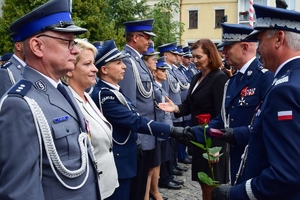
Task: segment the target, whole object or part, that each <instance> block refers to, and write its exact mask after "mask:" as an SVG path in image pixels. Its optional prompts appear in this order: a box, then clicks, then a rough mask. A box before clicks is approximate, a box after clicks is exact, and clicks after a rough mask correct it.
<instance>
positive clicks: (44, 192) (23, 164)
mask: <svg viewBox="0 0 300 200" xmlns="http://www.w3.org/2000/svg"><path fill="white" fill-rule="evenodd" d="M69 10H70V1H69V0H52V1H49V2H47V3H45V4H43V5H42V6H40V7H38V8H36V9H35V10H33V11H31V12H29V13H28V14H26V15H24V16H23V17H21V18H20V19H18V20H16V21H15V22H14V23H12V24H11V26H10V31H11V32H17V33H18V34H19V36H20V40H21V41H23V45H24V54H25V57H26V64H27V65H26V66H25V68H24V71H23V79H21V80H20V81H19V82H17V83H16V84H15V86H13V87H12V88H11V89H10V90H9V91H8V92H7V94H5V96H3V97H2V98H1V103H0V105H1V111H0V130H1V131H0V151H1V157H0V171H1V173H0V199H28V200H29V199H30V200H43V199H45V200H52V199H83V198H87V197H88V199H91V200H100V199H101V197H100V188H99V185H98V173H101V172H100V170H99V169H98V170H99V171H97V169H96V163H95V162H94V161H95V160H94V157H93V153H92V149H91V145H90V143H89V140H88V133H87V130H88V122H86V121H84V116H83V114H82V113H81V112H80V109H79V107H78V106H77V103H76V101H75V100H74V99H73V98H70V97H71V96H72V94H71V91H70V90H69V89H68V88H67V87H66V86H63V85H62V84H61V83H60V78H61V77H62V76H63V75H64V74H66V73H67V72H68V71H71V70H72V69H74V62H75V59H76V58H75V56H76V54H78V52H79V50H78V48H77V47H76V45H75V42H74V35H77V34H81V33H85V32H86V29H83V28H80V27H78V26H76V25H74V23H73V21H72V19H71V13H70V11H69ZM56 86H58V88H59V89H60V91H59V90H58V89H57V88H56ZM85 122H86V123H85Z"/></svg>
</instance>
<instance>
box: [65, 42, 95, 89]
mask: <svg viewBox="0 0 300 200" xmlns="http://www.w3.org/2000/svg"><path fill="white" fill-rule="evenodd" d="M75 42H76V43H77V44H76V46H77V48H78V49H79V54H77V55H76V61H75V63H74V65H75V67H76V64H77V63H78V61H79V59H80V55H81V52H82V51H83V50H91V51H92V52H93V54H94V56H96V54H97V49H96V47H95V46H94V45H93V44H91V43H89V42H88V40H87V39H86V38H84V39H75ZM61 80H62V81H63V82H65V83H68V82H69V77H68V76H67V75H64V76H63V77H62V78H61Z"/></svg>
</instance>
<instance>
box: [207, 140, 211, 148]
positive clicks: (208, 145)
mask: <svg viewBox="0 0 300 200" xmlns="http://www.w3.org/2000/svg"><path fill="white" fill-rule="evenodd" d="M210 147H211V138H208V139H206V148H210Z"/></svg>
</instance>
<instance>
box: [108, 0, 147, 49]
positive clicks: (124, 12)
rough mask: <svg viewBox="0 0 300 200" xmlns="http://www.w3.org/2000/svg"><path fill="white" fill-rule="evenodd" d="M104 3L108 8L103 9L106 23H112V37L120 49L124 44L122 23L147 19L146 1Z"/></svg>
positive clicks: (131, 0)
mask: <svg viewBox="0 0 300 200" xmlns="http://www.w3.org/2000/svg"><path fill="white" fill-rule="evenodd" d="M106 3H107V4H108V5H110V6H108V7H105V8H104V9H103V12H104V13H105V15H106V20H107V21H108V22H110V21H113V22H114V29H115V31H116V32H115V34H114V35H112V36H114V37H111V39H112V38H113V39H114V40H115V41H116V44H117V46H118V48H120V49H122V48H123V46H124V44H125V37H124V34H125V29H124V26H123V23H124V22H127V21H134V20H140V19H147V18H148V17H147V11H148V10H149V6H148V5H147V4H146V0H141V1H137V0H106Z"/></svg>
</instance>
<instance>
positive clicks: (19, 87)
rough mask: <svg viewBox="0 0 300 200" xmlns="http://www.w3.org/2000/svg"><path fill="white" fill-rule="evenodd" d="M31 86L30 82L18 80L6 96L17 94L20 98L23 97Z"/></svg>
mask: <svg viewBox="0 0 300 200" xmlns="http://www.w3.org/2000/svg"><path fill="white" fill-rule="evenodd" d="M31 86H32V82H30V81H27V80H20V81H19V82H18V83H16V84H15V85H14V86H13V87H12V88H11V89H10V90H9V91H8V92H7V94H19V95H21V96H25V95H26V94H27V92H28V90H29V89H30V88H31Z"/></svg>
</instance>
